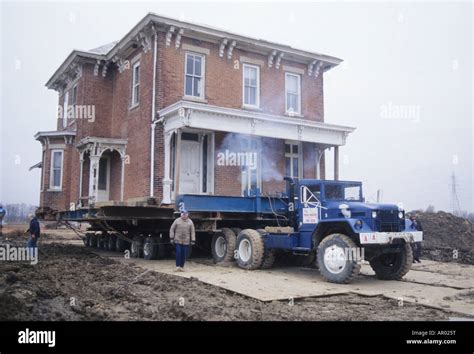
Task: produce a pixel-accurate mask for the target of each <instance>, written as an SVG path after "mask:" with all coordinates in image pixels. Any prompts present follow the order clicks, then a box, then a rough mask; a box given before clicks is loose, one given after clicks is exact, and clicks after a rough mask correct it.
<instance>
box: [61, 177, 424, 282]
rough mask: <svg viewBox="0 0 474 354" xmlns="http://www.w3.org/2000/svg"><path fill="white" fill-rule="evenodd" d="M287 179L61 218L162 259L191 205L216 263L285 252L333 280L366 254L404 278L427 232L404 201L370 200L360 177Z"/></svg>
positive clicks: (96, 240) (260, 259)
mask: <svg viewBox="0 0 474 354" xmlns="http://www.w3.org/2000/svg"><path fill="white" fill-rule="evenodd" d="M285 180H286V190H285V191H284V192H281V193H278V194H272V195H269V194H261V193H260V191H259V190H258V189H256V190H254V191H253V192H252V193H251V194H250V195H246V196H241V197H238V196H213V195H194V194H183V195H178V196H177V197H176V204H175V205H174V207H171V208H170V207H163V206H143V207H129V206H120V205H118V206H117V205H112V206H103V207H101V208H100V209H96V210H76V211H70V212H66V213H64V214H62V215H61V219H62V220H64V221H82V222H83V221H87V222H88V223H89V224H90V225H91V226H90V228H89V232H88V233H87V234H86V236H85V238H84V242H85V244H86V245H87V246H89V247H99V248H105V249H108V250H111V251H120V252H123V251H124V250H126V249H129V251H130V253H131V256H132V257H143V258H145V259H160V258H164V257H166V255H167V254H168V253H169V251H170V245H169V236H168V233H169V228H170V226H171V224H172V222H173V220H174V219H175V218H176V217H177V215H179V213H180V211H181V210H183V209H186V210H187V211H188V212H189V214H190V217H191V219H192V220H193V222H194V224H195V228H196V232H197V240H196V241H197V242H196V246H195V248H198V249H201V250H207V251H210V253H211V254H212V257H213V259H214V262H215V263H225V262H236V264H237V265H238V266H239V267H240V268H243V269H247V270H254V269H265V268H270V267H271V266H272V265H273V263H274V261H275V259H276V258H277V257H285V256H288V257H293V258H297V259H300V260H302V261H303V262H302V263H306V264H308V265H309V264H314V265H316V266H317V268H318V269H319V271H320V273H321V275H322V276H323V278H324V279H325V280H326V281H328V282H333V283H349V282H350V281H351V279H352V278H353V277H354V276H356V275H357V274H358V273H359V271H360V267H361V262H362V261H364V260H365V261H368V262H369V264H370V266H371V267H372V269H373V270H374V272H375V274H376V276H377V277H378V278H379V279H384V280H396V279H400V278H402V277H403V276H404V275H405V274H406V273H407V272H408V271H409V270H410V268H411V265H412V263H413V254H412V248H411V244H412V243H414V242H421V241H422V238H423V234H422V232H420V231H417V230H415V229H413V228H412V227H411V222H409V220H407V219H406V218H405V212H404V211H403V210H402V209H401V208H400V207H399V206H397V205H393V204H369V203H366V202H365V200H364V197H363V194H362V183H361V182H355V181H331V180H315V179H301V180H297V179H292V178H285Z"/></svg>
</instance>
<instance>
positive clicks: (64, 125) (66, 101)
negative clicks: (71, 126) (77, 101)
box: [62, 91, 69, 128]
mask: <svg viewBox="0 0 474 354" xmlns="http://www.w3.org/2000/svg"><path fill="white" fill-rule="evenodd" d="M63 100H64V101H63V117H62V118H63V121H62V123H63V124H62V126H63V128H66V127H67V109H68V104H69V91H66V92H64V95H63Z"/></svg>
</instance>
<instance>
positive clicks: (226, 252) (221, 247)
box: [211, 227, 237, 263]
mask: <svg viewBox="0 0 474 354" xmlns="http://www.w3.org/2000/svg"><path fill="white" fill-rule="evenodd" d="M236 241H237V237H236V236H235V234H234V231H232V230H231V229H229V228H227V227H223V228H222V232H217V233H215V234H214V236H213V237H212V243H211V251H212V258H213V259H214V263H221V262H232V261H234V251H235V243H236Z"/></svg>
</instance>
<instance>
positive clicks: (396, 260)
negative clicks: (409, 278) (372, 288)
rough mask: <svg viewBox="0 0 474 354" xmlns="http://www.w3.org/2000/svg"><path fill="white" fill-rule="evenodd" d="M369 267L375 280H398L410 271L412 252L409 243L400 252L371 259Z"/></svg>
mask: <svg viewBox="0 0 474 354" xmlns="http://www.w3.org/2000/svg"><path fill="white" fill-rule="evenodd" d="M369 263H370V266H371V267H372V269H373V270H374V272H375V275H376V277H377V278H379V279H382V280H399V279H401V278H402V277H403V276H404V275H405V274H407V273H408V271H409V270H410V269H411V265H412V264H413V251H412V249H411V246H410V244H409V243H405V244H404V245H403V246H402V247H401V248H400V252H397V253H385V254H381V255H380V256H378V257H375V258H372V259H371V260H370V261H369Z"/></svg>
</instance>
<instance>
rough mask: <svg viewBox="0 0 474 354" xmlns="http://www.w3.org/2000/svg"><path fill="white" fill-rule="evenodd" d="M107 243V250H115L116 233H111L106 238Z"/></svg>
mask: <svg viewBox="0 0 474 354" xmlns="http://www.w3.org/2000/svg"><path fill="white" fill-rule="evenodd" d="M108 241H109V242H108V244H107V250H109V251H112V252H113V251H115V250H116V248H117V235H116V234H111V235H110V236H109V239H108Z"/></svg>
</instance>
